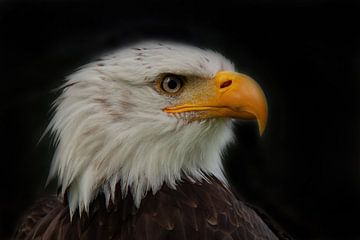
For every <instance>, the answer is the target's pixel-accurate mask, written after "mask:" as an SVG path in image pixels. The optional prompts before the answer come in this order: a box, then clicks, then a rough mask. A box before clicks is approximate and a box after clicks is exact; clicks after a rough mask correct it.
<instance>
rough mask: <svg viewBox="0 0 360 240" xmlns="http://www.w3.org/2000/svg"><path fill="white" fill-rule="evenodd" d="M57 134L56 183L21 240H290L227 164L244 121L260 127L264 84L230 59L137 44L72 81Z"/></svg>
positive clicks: (58, 114)
mask: <svg viewBox="0 0 360 240" xmlns="http://www.w3.org/2000/svg"><path fill="white" fill-rule="evenodd" d="M53 109H54V115H53V118H52V120H51V122H50V124H49V127H48V129H47V132H50V133H52V135H53V137H54V145H55V146H56V151H55V154H54V157H53V161H52V165H51V169H50V173H49V180H51V179H53V178H56V179H57V180H58V186H59V188H58V189H59V190H58V194H57V195H56V196H55V195H54V196H49V197H46V198H42V199H40V200H38V201H37V202H36V203H35V204H34V206H33V207H32V208H31V209H30V210H29V212H28V213H27V214H26V215H25V216H24V218H23V219H22V221H21V223H20V225H19V227H18V230H17V232H16V235H15V239H61V240H62V239H119V240H123V239H128V240H163V239H174V240H176V239H178V240H180V239H181V240H182V239H194V240H197V239H198V240H200V239H208V240H213V239H224V240H225V239H227V240H230V239H241V240H246V239H283V238H286V237H287V236H285V235H286V234H285V233H283V232H282V231H281V230H278V228H276V227H275V225H273V224H272V223H271V221H269V219H268V218H267V217H266V216H265V215H263V214H262V213H261V212H260V211H258V210H257V209H255V208H253V207H251V206H250V205H248V204H247V203H245V202H243V201H240V200H239V199H238V197H236V195H235V193H234V192H233V191H232V189H231V186H230V185H229V182H228V180H227V178H226V175H225V173H224V170H223V163H222V155H223V153H224V151H225V150H226V147H227V145H228V144H229V143H231V142H232V141H233V139H234V136H233V124H234V121H236V120H237V119H245V120H252V119H253V120H256V121H257V123H258V126H259V132H260V134H261V133H262V132H263V131H264V129H265V126H266V122H267V115H268V110H267V103H266V99H265V95H264V93H263V91H262V89H261V88H260V86H259V85H258V84H257V83H256V82H255V81H254V80H253V79H252V78H250V77H248V76H246V75H244V74H242V73H237V72H236V70H235V67H234V64H233V63H232V62H231V61H229V60H228V59H226V58H225V57H224V56H222V55H221V54H219V53H217V52H215V51H212V50H206V49H201V48H197V47H194V46H188V45H185V44H180V43H174V42H167V41H144V42H138V43H136V44H133V45H127V46H125V47H123V48H121V49H119V50H117V51H114V52H112V53H110V54H107V55H105V56H104V57H102V58H98V59H96V61H94V62H92V63H89V64H87V65H85V66H83V67H81V68H80V69H79V70H77V71H76V72H75V73H73V74H72V75H70V76H68V77H67V79H66V82H65V84H64V85H63V86H62V88H61V95H60V96H59V97H58V98H57V100H56V101H55V103H54V108H53Z"/></svg>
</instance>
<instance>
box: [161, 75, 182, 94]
mask: <svg viewBox="0 0 360 240" xmlns="http://www.w3.org/2000/svg"><path fill="white" fill-rule="evenodd" d="M182 86H183V80H182V78H181V77H179V76H176V75H168V76H166V77H165V78H164V79H163V81H162V82H161V88H162V90H164V91H165V92H167V93H177V92H178V91H179V90H180V89H181V87H182Z"/></svg>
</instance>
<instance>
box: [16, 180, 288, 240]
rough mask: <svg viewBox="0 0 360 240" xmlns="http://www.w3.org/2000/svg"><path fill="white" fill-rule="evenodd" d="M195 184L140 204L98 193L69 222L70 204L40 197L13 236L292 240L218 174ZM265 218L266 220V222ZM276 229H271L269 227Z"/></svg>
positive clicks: (168, 190)
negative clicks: (108, 200) (85, 211)
mask: <svg viewBox="0 0 360 240" xmlns="http://www.w3.org/2000/svg"><path fill="white" fill-rule="evenodd" d="M208 180H209V181H203V182H201V183H200V182H197V183H194V182H192V181H190V180H184V179H183V180H182V182H181V183H179V184H178V189H177V190H174V189H171V188H169V187H167V186H166V185H165V184H164V185H163V186H162V187H161V189H160V190H159V191H158V192H157V193H155V194H152V193H151V192H148V193H147V194H146V196H145V197H144V199H143V201H142V202H141V205H140V207H139V208H137V207H136V206H135V205H134V200H133V198H132V196H131V194H129V195H127V197H125V198H122V196H121V188H120V186H119V185H117V187H116V194H115V195H116V201H115V202H114V203H112V202H111V203H110V204H109V206H108V207H106V204H105V202H106V200H105V196H104V195H103V194H100V195H99V196H98V197H97V198H96V199H95V200H94V201H93V202H92V204H91V205H90V209H89V214H88V215H86V214H85V215H83V216H81V217H80V216H79V215H75V216H74V217H73V220H72V221H70V214H69V210H68V208H69V206H68V205H67V204H66V201H65V204H64V203H62V202H61V201H60V200H58V199H56V198H54V197H53V198H50V199H48V200H47V201H40V202H38V204H37V205H36V207H34V208H33V209H32V211H31V213H30V214H29V215H28V216H27V217H26V218H25V219H24V222H23V224H22V225H21V227H20V228H19V231H18V233H17V235H16V237H15V239H17V240H20V239H27V240H30V239H59V240H62V239H84V240H86V239H118V240H123V239H126V240H164V239H172V240H185V239H193V240H200V239H201V240H206V239H209V240H214V239H228V240H231V239H241V240H250V239H251V240H252V239H290V237H289V236H287V235H286V234H285V233H284V232H283V231H282V230H279V228H278V227H276V228H275V227H274V225H270V223H269V220H268V219H267V218H266V217H265V215H264V214H262V217H260V216H259V215H258V214H257V213H256V211H254V210H253V209H252V208H251V207H249V206H248V205H247V204H245V203H243V202H241V201H239V200H238V199H237V198H236V197H235V196H234V194H233V193H232V192H231V191H230V190H229V189H228V188H227V187H226V186H224V185H223V183H222V182H221V181H219V180H218V179H216V178H214V177H208ZM265 222H267V223H265ZM271 229H273V230H271Z"/></svg>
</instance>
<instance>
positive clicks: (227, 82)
mask: <svg viewBox="0 0 360 240" xmlns="http://www.w3.org/2000/svg"><path fill="white" fill-rule="evenodd" d="M231 84H232V80H227V81H225V82H223V83H222V84H221V86H220V88H226V87H228V86H230V85H231Z"/></svg>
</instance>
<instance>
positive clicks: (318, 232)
mask: <svg viewBox="0 0 360 240" xmlns="http://www.w3.org/2000/svg"><path fill="white" fill-rule="evenodd" d="M359 12H360V8H359V5H358V4H355V3H351V2H346V1H325V0H323V1H315V2H314V1H300V0H297V1H285V0H284V1H279V0H276V1H261V0H251V1H250V0H248V1H228V0H222V1H215V2H208V1H205V0H204V1H192V2H190V1H189V2H186V3H185V2H182V1H176V0H175V1H170V0H168V1H155V0H152V1H148V2H146V3H144V2H140V1H136V0H134V1H130V2H126V3H124V2H121V1H118V3H109V2H92V3H89V2H88V3H85V2H79V1H75V2H70V1H69V2H63V1H43V2H17V1H2V2H0V79H1V85H0V136H1V144H0V152H1V155H0V156H1V164H0V166H1V175H0V178H1V179H0V182H1V198H0V209H1V219H0V221H1V223H0V226H1V229H0V239H4V238H8V237H9V236H10V235H11V234H12V232H13V231H14V228H15V226H16V223H17V220H18V218H19V216H20V215H21V214H23V212H24V211H25V209H27V208H28V207H29V205H31V204H32V203H33V201H34V200H35V199H36V198H38V197H39V196H40V195H43V194H44V193H46V192H52V191H53V190H54V183H53V184H51V185H50V187H49V188H47V189H45V188H44V185H45V181H46V177H47V172H48V169H49V166H50V162H51V157H52V154H53V151H54V149H53V148H52V147H51V146H50V140H49V138H45V139H44V140H43V141H41V142H40V143H39V144H38V141H39V138H40V136H41V134H42V133H43V131H44V129H45V128H46V125H47V124H48V122H49V118H50V117H51V113H50V112H49V109H50V105H51V102H52V101H53V100H54V99H55V98H56V96H57V94H58V93H56V92H52V90H53V89H54V88H56V87H58V86H59V85H60V84H61V83H62V81H63V79H64V77H65V76H66V75H68V74H70V73H71V72H72V71H74V70H75V69H76V68H77V67H79V66H81V65H82V64H85V63H87V62H88V61H91V59H94V58H95V57H96V56H97V55H99V54H101V53H103V52H104V51H107V50H110V49H113V48H116V47H119V46H121V45H122V44H126V43H129V42H132V41H135V40H139V39H144V38H156V39H157V38H161V39H172V40H178V41H182V42H187V43H191V44H195V45H198V46H201V47H206V48H212V49H215V50H218V51H220V52H221V53H223V54H224V55H225V56H227V57H228V58H229V59H231V60H233V61H234V62H235V64H236V66H237V69H238V71H240V72H244V73H247V74H249V75H251V76H252V77H254V78H255V79H256V80H257V81H258V82H259V83H260V84H261V85H262V86H263V88H264V90H265V92H266V95H267V97H268V100H269V107H270V120H269V124H268V128H267V130H266V132H265V135H264V136H263V137H262V138H259V137H258V135H257V129H256V125H255V124H254V123H246V124H239V126H238V127H237V129H236V132H237V138H238V142H237V143H236V144H235V145H233V146H231V148H230V150H231V151H230V152H231V153H229V154H228V155H227V158H228V161H227V165H226V168H227V170H228V172H229V176H230V178H231V180H232V182H233V184H234V186H236V188H237V190H238V191H239V193H240V194H241V195H242V196H243V197H244V198H245V199H247V201H248V202H250V203H252V204H255V205H258V206H260V207H261V208H263V209H264V210H265V211H266V212H267V213H268V214H269V215H270V216H272V218H273V219H274V220H276V221H277V222H278V223H279V224H280V225H281V226H283V228H285V229H286V230H287V231H288V232H289V233H290V234H291V235H292V236H293V237H295V238H297V239H360V226H359V223H360V220H359V217H358V216H359V213H360V151H359V147H360V136H359V133H360V126H359V125H360V121H359V120H360V106H359V105H360V104H359V102H360V101H359V100H360V94H359V90H360V86H359V85H360V82H359V80H360V79H359V76H360V54H359V53H360V52H359V40H360V39H359V29H360V27H359V23H360V19H359V16H360V15H359Z"/></svg>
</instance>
